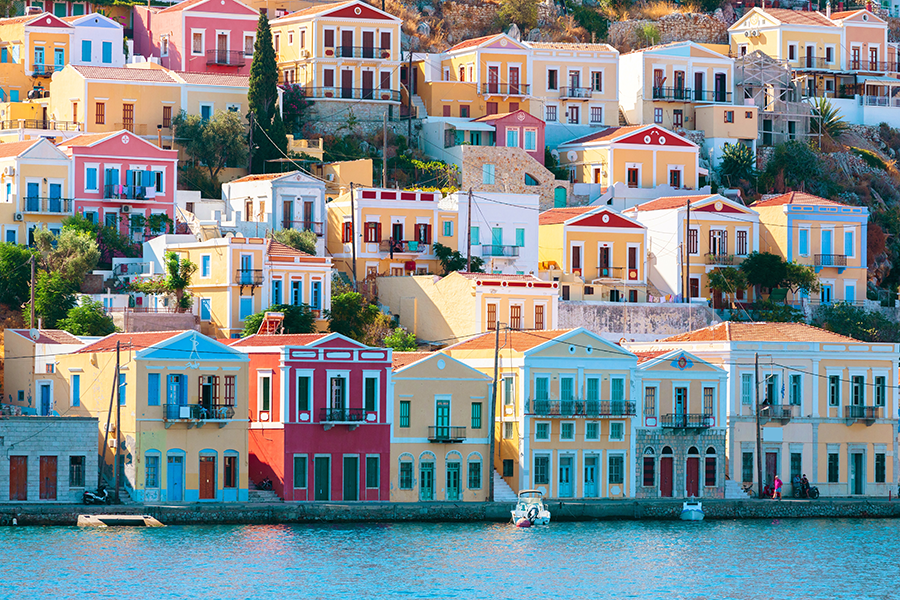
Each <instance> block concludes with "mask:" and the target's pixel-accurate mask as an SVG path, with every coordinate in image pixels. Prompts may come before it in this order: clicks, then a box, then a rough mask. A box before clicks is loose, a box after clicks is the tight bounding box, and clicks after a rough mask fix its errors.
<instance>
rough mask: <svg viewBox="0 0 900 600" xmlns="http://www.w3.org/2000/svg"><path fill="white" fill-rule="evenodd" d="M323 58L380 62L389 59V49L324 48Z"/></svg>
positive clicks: (357, 47) (370, 47) (365, 47)
mask: <svg viewBox="0 0 900 600" xmlns="http://www.w3.org/2000/svg"><path fill="white" fill-rule="evenodd" d="M325 56H327V57H329V58H330V57H333V56H337V57H340V58H377V59H380V60H390V59H391V49H390V48H375V47H373V46H335V47H333V48H325Z"/></svg>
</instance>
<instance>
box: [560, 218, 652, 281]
mask: <svg viewBox="0 0 900 600" xmlns="http://www.w3.org/2000/svg"><path fill="white" fill-rule="evenodd" d="M644 237H645V236H644V233H643V232H642V233H620V232H600V231H597V232H585V231H572V229H571V228H570V229H569V231H568V232H567V234H566V247H567V250H566V251H567V255H566V256H567V257H571V255H572V247H573V246H576V245H578V244H579V243H581V244H583V248H584V253H583V255H582V257H581V264H582V265H583V266H582V273H583V276H584V278H585V280H587V281H590V280H591V279H595V278H598V277H601V275H599V274H598V273H599V268H600V251H599V244H600V243H611V244H612V255H611V256H610V266H611V267H613V269H614V271H613V274H614V276H616V277H621V278H623V279H626V278H627V273H626V272H625V271H626V269H625V268H626V267H627V266H628V247H629V245H637V247H638V250H637V272H638V276H637V279H636V281H641V280H643V279H644V255H645V254H646V250H645V246H646V242H645V239H644ZM568 263H569V261H568V260H567V261H566V264H567V265H568ZM569 268H570V270H571V265H569ZM619 268H621V271H616V270H615V269H619Z"/></svg>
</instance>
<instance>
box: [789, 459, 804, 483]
mask: <svg viewBox="0 0 900 600" xmlns="http://www.w3.org/2000/svg"><path fill="white" fill-rule="evenodd" d="M801 475H803V455H802V454H801V453H800V452H791V481H793V480H794V477H800V476H801Z"/></svg>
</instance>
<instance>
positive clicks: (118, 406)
mask: <svg viewBox="0 0 900 600" xmlns="http://www.w3.org/2000/svg"><path fill="white" fill-rule="evenodd" d="M120 343H121V342H116V381H115V385H116V393H115V398H116V456H115V460H114V461H113V474H114V476H115V480H116V504H118V503H119V480H120V479H121V478H122V474H121V473H119V446H120V445H121V444H122V397H121V396H122V386H121V385H120V384H119V365H120V364H121V363H120V362H119V344H120Z"/></svg>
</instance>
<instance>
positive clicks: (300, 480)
mask: <svg viewBox="0 0 900 600" xmlns="http://www.w3.org/2000/svg"><path fill="white" fill-rule="evenodd" d="M308 461H309V459H308V458H307V457H306V456H305V455H303V456H298V455H296V454H295V455H294V489H295V490H305V489H306V487H307V486H308V485H309V484H308V483H307V482H308V481H309V462H308Z"/></svg>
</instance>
